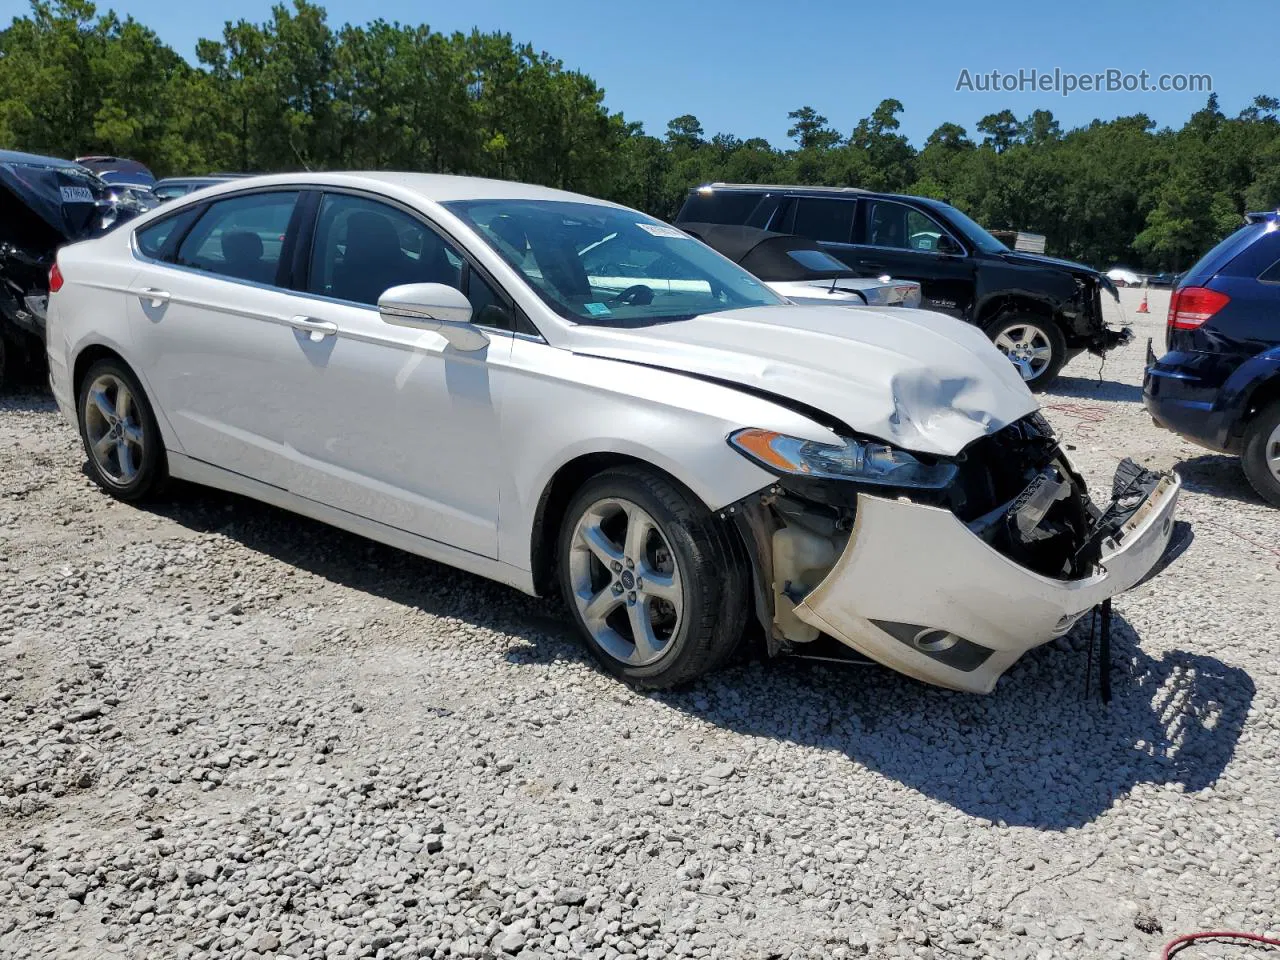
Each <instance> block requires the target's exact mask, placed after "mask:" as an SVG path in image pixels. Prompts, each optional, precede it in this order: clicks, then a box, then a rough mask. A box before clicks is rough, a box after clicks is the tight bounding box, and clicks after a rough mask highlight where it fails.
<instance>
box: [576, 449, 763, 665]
mask: <svg viewBox="0 0 1280 960" xmlns="http://www.w3.org/2000/svg"><path fill="white" fill-rule="evenodd" d="M556 556H557V561H558V568H559V577H560V587H561V591H562V593H563V595H564V600H565V603H566V605H567V606H568V607H569V610H570V611H571V613H572V615H573V618H574V620H575V621H576V622H577V624H578V628H579V629H580V630H581V632H582V634H583V636H584V638H585V639H586V643H587V647H588V648H589V649H590V650H591V652H592V654H594V655H595V657H596V659H597V660H599V662H600V664H601V665H602V666H603V667H604V668H605V669H606V670H608V671H609V672H610V673H612V674H613V675H614V676H617V677H620V678H622V679H624V680H626V681H628V682H629V683H631V684H633V685H635V686H639V687H648V688H655V689H657V688H667V687H674V686H677V685H679V684H682V683H686V682H688V681H690V680H693V679H695V678H696V677H699V676H702V675H703V674H705V673H707V672H709V671H711V670H713V669H715V668H716V667H718V666H719V665H720V664H722V663H723V662H724V661H725V660H726V659H727V658H728V657H729V655H730V654H731V653H732V652H733V650H734V648H735V647H736V646H737V644H738V642H739V640H741V638H742V634H743V630H744V627H745V625H746V614H747V606H748V575H747V569H746V558H745V557H744V556H743V552H742V550H741V547H740V546H738V544H737V542H736V541H735V540H734V539H733V538H732V536H731V534H730V531H728V530H726V529H724V528H722V527H720V526H719V525H718V524H717V522H716V520H715V518H714V517H713V516H712V514H711V512H710V511H709V510H707V508H706V507H705V506H704V505H703V504H701V503H700V502H698V501H697V499H696V498H695V497H693V496H692V495H691V494H690V493H688V492H686V491H684V490H683V489H681V488H679V487H677V486H676V485H675V484H674V483H672V482H671V481H670V480H668V479H666V478H665V477H662V476H660V475H659V474H657V473H656V472H653V471H650V470H646V469H644V468H640V467H619V468H615V469H611V470H607V471H605V472H604V473H600V474H598V475H596V476H595V477H593V478H592V479H591V480H588V481H587V482H586V483H585V484H584V485H583V487H582V489H580V490H579V491H578V493H577V494H576V495H575V496H574V498H573V500H572V501H571V502H570V504H569V507H568V509H567V511H566V512H565V519H564V523H563V525H562V527H561V531H560V539H559V544H558V549H557V552H556Z"/></svg>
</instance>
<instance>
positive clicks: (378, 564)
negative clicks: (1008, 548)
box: [150, 485, 1254, 830]
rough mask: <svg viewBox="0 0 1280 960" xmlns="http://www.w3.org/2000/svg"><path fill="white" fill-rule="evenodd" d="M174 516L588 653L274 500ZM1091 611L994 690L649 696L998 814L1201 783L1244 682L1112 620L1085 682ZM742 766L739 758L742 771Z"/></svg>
mask: <svg viewBox="0 0 1280 960" xmlns="http://www.w3.org/2000/svg"><path fill="white" fill-rule="evenodd" d="M150 509H151V510H152V511H153V512H155V513H156V514H158V515H161V516H165V517H168V518H170V519H172V520H174V521H175V522H177V523H180V524H182V525H183V526H185V527H187V528H188V529H191V530H195V531H198V532H206V533H219V534H222V535H224V536H227V537H230V538H232V539H234V540H236V541H237V542H239V543H241V544H243V545H244V546H246V547H248V548H249V549H251V550H255V551H258V552H261V553H263V554H266V555H268V556H272V557H275V558H276V559H278V560H280V561H282V562H284V563H287V564H290V565H292V566H295V567H297V568H299V569H301V570H305V571H307V572H310V573H312V574H314V575H316V576H320V577H323V578H325V579H328V580H330V581H333V582H335V583H340V584H342V585H344V586H346V587H349V588H351V589H354V590H361V591H364V592H367V593H369V594H371V595H374V596H379V597H383V598H385V599H387V600H391V601H393V602H395V603H399V604H403V605H405V606H408V607H412V608H415V609H419V610H422V611H425V612H428V613H432V614H435V615H438V616H442V617H449V618H453V619H457V620H461V621H464V622H467V623H471V624H475V625H478V626H484V627H489V628H492V629H495V630H501V631H503V632H504V633H506V634H508V635H510V636H511V637H512V638H513V639H515V640H517V641H523V643H521V642H516V643H514V644H513V645H512V646H511V647H510V649H509V650H508V652H507V655H506V656H507V660H508V661H509V662H510V663H513V664H517V665H519V664H531V663H542V664H546V663H550V662H552V661H554V660H560V661H566V660H567V661H574V660H588V659H589V656H588V654H587V653H586V651H585V649H584V648H583V646H582V645H581V644H580V643H579V642H578V640H577V638H576V634H575V632H574V630H573V628H572V627H571V625H570V622H569V620H568V615H567V614H565V613H563V612H562V611H561V610H560V608H559V605H558V604H555V603H552V602H547V601H539V600H535V599H532V598H529V597H526V596H524V595H522V594H519V593H517V592H516V591H514V590H510V589H508V588H505V587H502V586H499V585H497V584H494V583H490V582H489V581H486V580H483V579H481V578H479V577H474V576H471V575H470V574H466V573H462V572H460V571H457V570H453V569H452V568H449V567H445V566H443V565H440V564H436V563H432V562H431V561H428V560H423V559H421V558H419V557H415V556H412V555H410V554H406V553H402V552H401V551H399V550H395V549H393V548H391V547H384V546H381V545H379V544H375V543H372V542H371V541H368V540H365V539H363V538H360V537H356V536H353V535H350V534H346V533H343V532H341V531H339V530H335V529H333V528H331V527H327V526H325V525H323V524H320V523H316V522H313V521H310V520H306V519H304V518H301V517H297V516H294V515H292V514H289V513H286V512H285V511H282V510H277V509H275V508H273V507H268V506H265V505H262V504H258V503H256V502H254V501H251V500H246V499H243V498H241V497H236V496H232V495H230V494H224V493H220V492H217V491H213V490H205V489H200V488H193V487H189V486H186V485H178V486H177V487H176V489H175V490H174V495H173V497H172V498H171V499H170V500H168V501H167V502H165V503H161V504H157V505H154V506H152V507H151V508H150ZM1087 630H1088V627H1087V625H1086V626H1085V627H1084V632H1080V630H1079V628H1077V631H1076V632H1074V633H1073V634H1071V635H1069V636H1067V637H1065V638H1063V639H1061V640H1058V641H1055V642H1054V643H1052V644H1049V645H1047V646H1045V647H1043V648H1041V649H1039V650H1037V651H1034V652H1033V653H1031V654H1029V655H1028V656H1027V657H1024V658H1023V660H1022V661H1021V662H1020V663H1019V664H1018V665H1017V666H1016V667H1015V668H1014V670H1013V671H1012V674H1011V675H1010V676H1008V677H1006V678H1005V679H1004V680H1003V681H1001V684H1000V686H999V688H998V689H997V691H996V692H995V693H994V694H992V695H991V696H987V697H979V696H971V695H967V694H956V693H950V692H948V691H944V690H938V689H935V688H932V687H928V686H926V685H924V684H920V683H917V682H915V681H912V680H908V679H907V678H905V677H902V676H899V675H898V674H895V673H893V672H891V671H889V670H886V669H883V668H880V667H877V666H867V667H832V666H823V665H817V664H810V663H806V662H804V661H798V660H782V661H777V662H771V663H760V662H750V663H741V664H739V665H737V666H733V667H730V668H728V669H726V670H723V671H721V672H720V673H717V674H715V675H713V676H711V677H708V678H706V679H705V680H703V681H702V682H700V683H697V684H694V685H692V686H691V687H688V688H685V689H682V690H680V691H675V692H668V693H658V694H651V695H650V696H652V698H653V699H654V700H656V701H657V702H659V703H662V704H664V705H666V706H667V707H669V708H671V709H675V710H680V711H683V712H685V713H688V714H690V715H693V716H697V717H700V718H702V719H704V720H706V721H707V722H709V723H714V724H716V725H718V726H720V727H723V728H725V729H727V730H732V731H735V732H738V733H741V734H744V735H749V736H752V737H764V738H768V739H770V740H782V741H788V742H791V743H795V744H798V745H801V746H807V747H815V748H818V749H823V750H836V751H840V752H841V753H843V754H845V755H847V756H848V757H849V758H850V759H851V760H853V761H854V762H856V763H858V764H860V765H862V766H865V767H867V768H870V769H872V770H875V771H878V772H879V773H881V774H883V775H884V776H886V777H891V778H892V779H894V780H897V781H899V782H901V783H903V784H906V785H908V786H910V787H912V788H913V789H916V790H919V791H920V792H921V793H924V794H926V795H928V796H931V797H934V798H936V799H938V800H941V801H943V802H945V803H948V804H951V805H952V806H954V807H956V808H958V809H960V810H963V811H964V812H966V813H968V814H971V815H973V816H975V817H985V818H987V819H989V820H992V821H1003V822H1005V823H1007V824H1014V825H1022V826H1030V827H1036V828H1039V829H1045V830H1062V829H1065V828H1067V827H1073V826H1080V825H1082V824H1085V823H1088V822H1089V821H1091V820H1093V819H1094V818H1095V817H1097V816H1099V815H1100V814H1101V813H1103V812H1104V811H1105V810H1106V809H1107V808H1108V807H1109V806H1110V805H1111V803H1112V802H1113V801H1114V800H1115V798H1116V797H1118V796H1120V795H1122V794H1124V793H1125V792H1126V791H1128V790H1129V789H1130V788H1132V787H1133V786H1134V785H1135V784H1138V783H1177V784H1181V785H1182V787H1183V789H1184V790H1186V791H1188V792H1191V791H1197V790H1203V789H1204V788H1205V787H1208V786H1209V785H1211V784H1212V783H1213V782H1214V781H1215V780H1216V779H1217V778H1218V777H1219V775H1220V774H1221V773H1222V771H1223V769H1224V767H1225V766H1226V764H1227V762H1228V761H1229V760H1230V758H1231V756H1232V753H1233V751H1234V749H1235V744H1236V741H1237V739H1238V738H1239V736H1240V731H1241V728H1242V726H1243V724H1244V720H1245V717H1246V715H1247V713H1248V710H1249V706H1250V704H1251V702H1252V700H1253V695H1254V685H1253V681H1252V680H1251V679H1250V677H1249V675H1248V674H1247V673H1245V672H1244V671H1243V670H1240V669H1238V668H1235V667H1228V666H1226V665H1225V664H1223V663H1222V662H1221V661H1219V660H1216V659H1214V658H1212V657H1208V656H1203V655H1200V654H1193V653H1187V652H1182V651H1174V652H1171V653H1168V654H1165V655H1164V656H1163V657H1161V658H1159V659H1155V658H1153V657H1151V656H1149V655H1148V654H1146V653H1145V652H1143V650H1142V649H1141V648H1140V647H1139V645H1138V639H1137V637H1136V636H1135V634H1134V631H1133V629H1132V628H1131V627H1130V626H1129V624H1128V623H1127V622H1126V621H1125V620H1124V619H1123V618H1122V617H1119V616H1117V617H1116V618H1115V620H1114V637H1113V658H1114V664H1115V667H1114V671H1113V687H1114V697H1113V700H1112V702H1111V704H1110V705H1109V706H1104V705H1103V704H1102V703H1100V702H1099V700H1098V696H1097V692H1096V687H1095V690H1094V692H1093V693H1092V695H1086V692H1085V680H1084V673H1085V664H1086V660H1087V649H1088V632H1087ZM743 775H744V776H750V770H749V769H747V770H744V771H743Z"/></svg>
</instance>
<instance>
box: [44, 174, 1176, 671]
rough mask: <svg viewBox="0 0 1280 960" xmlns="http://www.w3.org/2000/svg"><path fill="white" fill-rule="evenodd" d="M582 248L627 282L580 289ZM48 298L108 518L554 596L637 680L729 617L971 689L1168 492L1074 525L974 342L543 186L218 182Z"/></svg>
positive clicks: (108, 250)
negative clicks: (209, 498)
mask: <svg viewBox="0 0 1280 960" xmlns="http://www.w3.org/2000/svg"><path fill="white" fill-rule="evenodd" d="M605 237H609V238H610V247H611V252H610V258H609V259H610V262H611V263H612V264H623V265H624V266H625V269H624V273H625V276H626V279H627V284H626V286H625V288H624V289H618V286H619V283H618V275H617V271H616V270H613V269H611V270H610V272H609V275H608V276H603V277H601V276H595V275H593V273H592V271H591V269H589V263H588V262H584V258H583V252H584V251H587V250H590V249H591V248H592V247H593V245H595V244H597V243H598V242H599V241H600V240H601V239H602V238H605ZM690 280H694V281H696V282H693V283H691V282H688V281H690ZM50 289H51V291H53V292H52V295H51V298H50V310H49V322H48V351H49V361H50V371H51V382H52V385H53V389H54V393H55V395H56V397H57V402H58V405H59V407H60V408H61V410H62V411H63V413H64V415H65V416H66V417H68V418H69V419H71V420H73V421H74V422H75V423H76V424H77V425H78V427H79V430H80V433H81V435H82V438H83V441H84V447H85V451H86V454H87V457H88V463H89V471H90V473H91V474H92V476H93V477H94V479H95V480H96V481H97V482H98V483H99V484H101V486H102V487H103V488H104V489H105V490H107V491H108V492H109V493H111V494H113V495H115V496H116V497H119V498H121V499H124V500H131V501H132V500H139V499H142V498H144V497H149V496H154V495H156V494H157V493H158V492H159V490H160V489H161V487H162V485H163V482H164V481H165V479H166V478H168V477H174V478H180V479H183V480H188V481H194V482H196V483H200V484H207V485H210V486H214V487H220V488H222V489H225V490H230V491H234V492H236V493H240V494H243V495H246V496H249V497H254V498H257V499H259V500H263V501H266V502H268V503H272V504H276V505H278V506H280V507H284V508H286V509H288V510H292V511H296V512H297V513H300V514H305V515H307V516H309V517H313V518H317V519H319V520H322V521H326V522H328V523H330V524H333V525H335V526H338V527H342V528H344V529H347V530H351V531H354V532H356V533H359V534H363V535H365V536H368V537H371V538H373V539H375V540H379V541H382V542H385V543H388V544H392V545H394V546H397V547H401V548H403V549H405V550H408V551H411V552H413V553H416V554H421V555H423V556H426V557H430V558H433V559H436V560H439V561H442V562H444V563H448V564H453V565H455V566H458V567H461V568H464V569H466V570H470V571H472V572H475V573H478V574H481V575H483V576H486V577H491V578H493V579H495V580H499V581H502V582H503V583H506V584H510V585H511V586H513V587H516V588H518V589H520V590H523V591H526V592H528V593H534V594H547V593H552V592H557V591H558V592H559V593H561V594H562V595H563V597H564V599H565V601H566V603H567V606H568V608H569V610H570V611H571V613H572V616H573V617H574V618H575V620H576V621H577V623H578V625H579V627H581V631H582V634H583V636H584V638H585V640H586V642H587V644H588V645H589V646H590V648H591V650H592V651H593V652H594V653H595V654H596V655H597V657H598V658H599V660H600V661H601V663H602V664H603V665H604V666H605V667H606V668H607V669H608V670H610V671H612V672H613V673H615V674H617V675H619V676H622V677H624V678H626V679H627V680H629V681H631V682H633V683H636V684H640V685H646V686H669V685H672V684H676V683H680V682H682V681H686V680H689V679H691V678H693V677H696V676H698V675H700V674H702V673H704V672H705V671H707V670H709V669H711V668H713V667H715V666H716V665H717V664H719V663H721V662H723V661H724V660H725V658H726V657H727V656H728V655H729V654H730V653H731V652H732V651H733V649H734V648H735V646H736V645H737V644H738V642H739V640H740V639H741V638H742V636H743V634H744V632H745V629H746V626H747V623H748V620H749V618H750V619H755V620H757V621H758V622H759V623H760V625H761V626H762V627H763V630H764V635H765V637H766V638H767V640H768V646H769V649H770V651H771V652H773V653H779V652H786V651H790V650H795V649H800V648H802V647H803V645H804V644H806V643H809V642H811V641H813V640H815V639H816V638H818V637H819V636H821V635H824V634H825V635H829V636H831V637H834V638H836V639H837V640H839V641H841V642H842V643H844V644H846V645H847V646H849V647H851V648H853V650H855V651H859V652H860V653H862V654H865V655H867V656H869V657H872V658H875V659H877V660H879V661H881V662H882V663H884V664H887V665H889V666H890V667H893V668H895V669H897V670H900V671H902V672H904V673H907V674H910V675H911V676H914V677H917V678H919V679H921V680H925V681H928V682H931V683H935V684H940V685H942V686H946V687H951V688H955V689H961V690H970V691H978V692H985V691H989V690H990V689H991V688H992V687H993V686H994V684H995V682H996V680H997V679H998V678H999V676H1000V675H1001V673H1003V672H1004V671H1005V670H1006V669H1007V668H1008V667H1009V666H1010V664H1012V663H1013V662H1014V661H1015V660H1017V659H1018V657H1019V656H1021V655H1022V654H1023V653H1024V652H1025V651H1027V650H1029V649H1030V648H1032V647H1035V646H1036V645H1037V644H1041V643H1044V642H1045V641H1047V640H1049V639H1051V638H1052V637H1055V636H1058V635H1060V634H1062V633H1064V632H1065V631H1066V630H1068V629H1069V628H1070V627H1071V625H1072V624H1073V623H1075V622H1076V621H1077V620H1078V619H1079V618H1080V617H1082V616H1084V615H1085V614H1086V613H1087V612H1089V611H1090V610H1091V609H1093V608H1094V607H1095V606H1096V605H1097V604H1099V603H1100V602H1101V601H1103V600H1104V599H1106V598H1109V597H1110V596H1112V595H1113V594H1115V593H1117V592H1119V591H1121V590H1125V589H1127V588H1129V587H1131V586H1133V585H1134V584H1135V583H1137V582H1138V581H1139V580H1141V579H1142V578H1143V577H1145V576H1146V575H1147V574H1148V573H1149V572H1150V571H1151V570H1152V568H1153V567H1155V566H1156V565H1157V563H1158V562H1159V561H1160V559H1161V557H1162V554H1163V553H1164V551H1165V548H1166V545H1167V543H1168V541H1169V537H1170V529H1171V517H1172V513H1173V510H1174V505H1175V501H1176V499H1177V495H1178V489H1179V487H1178V482H1177V480H1176V479H1174V478H1172V477H1167V476H1161V475H1157V474H1151V473H1148V472H1146V471H1143V470H1141V469H1135V470H1131V471H1129V472H1128V473H1125V474H1124V475H1123V476H1121V477H1118V479H1117V497H1116V499H1115V500H1114V501H1113V502H1112V503H1111V504H1110V505H1109V506H1106V507H1104V508H1102V509H1099V507H1096V506H1094V505H1093V504H1092V503H1091V502H1090V501H1089V499H1088V497H1087V495H1086V493H1085V488H1084V483H1083V481H1082V480H1081V479H1080V477H1079V475H1078V474H1077V473H1076V472H1075V470H1074V469H1073V468H1072V466H1071V464H1070V462H1069V461H1068V460H1067V458H1066V456H1065V454H1063V453H1062V451H1061V450H1060V449H1059V447H1058V444H1057V443H1056V442H1055V441H1054V439H1053V436H1052V432H1051V431H1050V430H1049V428H1048V425H1047V424H1046V423H1045V422H1044V420H1043V419H1042V418H1041V417H1040V416H1039V414H1038V413H1037V406H1036V401H1035V399H1034V398H1033V397H1032V395H1031V393H1030V392H1028V390H1027V388H1026V387H1025V386H1024V385H1023V383H1022V380H1021V378H1020V377H1019V376H1018V374H1017V372H1016V371H1015V370H1014V368H1013V367H1012V366H1011V365H1010V364H1009V363H1008V361H1007V360H1006V359H1005V358H1004V357H1003V356H1001V354H1000V353H999V351H997V350H996V348H995V347H993V346H992V344H991V343H990V342H989V341H988V340H987V338H986V337H985V336H984V335H983V334H982V333H981V331H979V330H977V329H976V328H974V327H971V326H969V325H967V324H965V323H962V322H960V321H957V320H953V319H949V318H947V317H943V316H940V315H938V314H934V313H928V312H924V311H919V310H909V309H904V308H893V309H887V310H883V311H877V310H875V309H874V308H867V309H866V310H865V311H863V312H861V313H858V314H857V315H856V317H857V321H858V322H851V317H852V316H854V315H852V314H851V313H850V311H848V310H847V309H843V308H834V307H814V306H804V307H800V306H795V305H791V304H788V303H787V302H786V301H785V300H784V299H783V298H782V297H780V296H778V295H777V294H775V293H773V292H771V291H770V290H769V289H768V288H767V287H766V286H765V285H763V284H762V283H761V282H760V281H758V280H756V279H755V278H754V277H752V276H751V275H750V274H748V273H746V272H744V271H743V270H742V269H740V268H739V267H737V266H735V265H734V264H732V263H731V262H730V261H728V260H726V259H724V258H723V257H721V256H720V255H719V254H717V253H715V252H714V251H712V250H711V249H709V248H708V247H706V246H704V245H703V244H701V243H699V242H697V241H695V240H693V239H692V238H690V237H689V236H688V235H687V234H685V233H683V232H681V231H680V230H677V229H675V228H673V227H670V226H667V225H666V224H663V223H660V222H658V221H656V220H653V219H651V218H649V217H647V216H645V215H643V214H640V213H637V212H635V211H633V210H628V209H626V208H624V207H620V206H616V205H613V204H608V203H604V202H600V201H596V200H591V199H588V198H585V197H581V196H576V195H573V194H569V193H562V192H559V191H555V190H549V189H544V188H540V187H532V186H525V185H520V184H514V183H505V182H497V181H485V180H474V179H467V178H455V177H441V176H427V175H416V174H390V173H388V174H374V173H369V174H338V173H333V174H296V175H295V174H291V175H280V176H271V177H257V178H252V179H248V180H237V181H234V182H232V183H228V184H226V185H223V186H219V187H212V188H209V189H206V190H202V191H200V192H198V193H195V194H192V195H191V196H189V197H184V198H180V199H178V200H175V201H172V202H170V203H169V204H167V205H165V206H163V207H161V208H159V209H157V210H155V211H152V212H151V213H149V214H145V215H143V216H142V217H140V218H138V219H137V220H135V221H132V222H130V223H129V224H127V225H124V226H122V227H120V228H118V229H116V230H115V231H113V232H111V233H109V234H107V235H105V236H103V237H101V238H99V239H95V240H91V241H87V242H84V243H78V244H74V245H72V246H69V247H66V248H64V249H63V250H62V251H61V252H60V253H59V255H58V260H57V264H56V266H55V268H54V270H53V271H52V274H51V277H50Z"/></svg>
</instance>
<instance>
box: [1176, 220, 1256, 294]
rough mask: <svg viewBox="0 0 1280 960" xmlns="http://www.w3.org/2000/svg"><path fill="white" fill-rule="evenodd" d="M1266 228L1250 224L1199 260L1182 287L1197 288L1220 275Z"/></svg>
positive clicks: (1189, 271) (1185, 276)
mask: <svg viewBox="0 0 1280 960" xmlns="http://www.w3.org/2000/svg"><path fill="white" fill-rule="evenodd" d="M1266 228H1267V225H1266V224H1265V223H1250V224H1246V225H1245V226H1243V227H1241V228H1240V229H1239V230H1237V231H1236V232H1235V233H1233V234H1231V235H1230V236H1228V237H1227V238H1226V239H1225V240H1223V241H1221V242H1220V243H1219V244H1218V245H1217V246H1215V247H1214V248H1213V249H1212V250H1210V251H1209V252H1208V253H1206V254H1205V255H1204V256H1203V257H1201V258H1200V259H1199V260H1197V261H1196V264H1195V266H1193V267H1192V268H1191V269H1190V270H1188V271H1187V272H1186V274H1185V275H1184V277H1183V280H1182V285H1183V286H1196V285H1199V284H1202V283H1205V282H1206V281H1208V280H1209V279H1211V278H1212V277H1213V276H1214V275H1215V274H1217V273H1220V272H1221V271H1222V270H1223V269H1224V268H1225V267H1226V266H1227V264H1229V263H1231V261H1233V260H1234V259H1235V258H1236V257H1238V256H1239V255H1240V254H1241V253H1243V252H1244V251H1245V250H1246V249H1248V247H1249V246H1250V244H1252V243H1253V242H1254V241H1255V240H1257V239H1258V238H1259V237H1260V236H1261V235H1262V233H1263V232H1264V231H1265V230H1266ZM1254 276H1256V274H1254Z"/></svg>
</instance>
